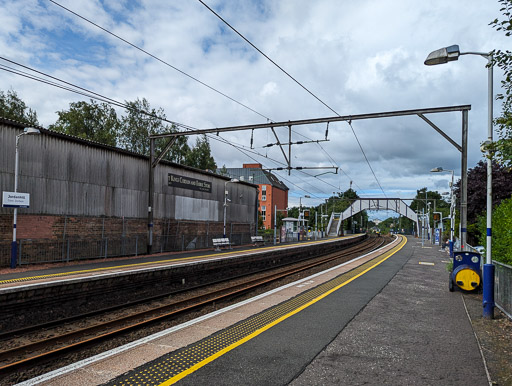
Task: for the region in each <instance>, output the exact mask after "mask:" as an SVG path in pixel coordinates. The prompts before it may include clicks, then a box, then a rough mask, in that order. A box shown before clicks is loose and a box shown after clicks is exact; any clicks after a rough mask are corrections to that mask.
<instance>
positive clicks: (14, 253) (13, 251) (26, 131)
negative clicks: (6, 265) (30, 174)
mask: <svg viewBox="0 0 512 386" xmlns="http://www.w3.org/2000/svg"><path fill="white" fill-rule="evenodd" d="M28 134H41V132H40V131H39V129H35V128H33V127H26V128H25V129H24V130H23V133H20V134H18V135H17V136H16V150H15V161H14V193H17V192H18V165H19V154H18V145H19V141H20V138H21V137H22V136H23V135H28ZM17 221H18V208H17V207H14V218H13V222H12V244H11V268H16V259H17V256H18V243H17V241H16V223H17Z"/></svg>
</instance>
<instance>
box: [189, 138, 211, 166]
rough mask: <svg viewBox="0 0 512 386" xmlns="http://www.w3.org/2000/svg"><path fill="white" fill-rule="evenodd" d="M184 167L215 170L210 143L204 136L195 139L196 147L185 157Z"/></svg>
mask: <svg viewBox="0 0 512 386" xmlns="http://www.w3.org/2000/svg"><path fill="white" fill-rule="evenodd" d="M185 165H187V166H192V167H194V168H198V169H202V170H216V169H217V164H216V163H215V160H214V159H213V157H212V152H211V149H210V143H209V142H208V138H206V135H204V134H203V135H202V136H201V137H198V138H197V139H196V146H195V147H193V148H192V149H191V150H190V151H189V152H188V153H187V155H186V156H185Z"/></svg>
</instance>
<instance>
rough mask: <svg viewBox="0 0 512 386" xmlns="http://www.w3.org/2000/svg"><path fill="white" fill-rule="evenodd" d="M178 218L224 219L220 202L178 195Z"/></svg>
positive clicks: (176, 217)
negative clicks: (220, 210) (220, 213)
mask: <svg viewBox="0 0 512 386" xmlns="http://www.w3.org/2000/svg"><path fill="white" fill-rule="evenodd" d="M175 219H176V220H193V221H222V219H223V218H222V217H221V216H220V215H219V206H218V202H216V201H210V200H201V199H195V198H190V197H183V196H177V197H176V211H175Z"/></svg>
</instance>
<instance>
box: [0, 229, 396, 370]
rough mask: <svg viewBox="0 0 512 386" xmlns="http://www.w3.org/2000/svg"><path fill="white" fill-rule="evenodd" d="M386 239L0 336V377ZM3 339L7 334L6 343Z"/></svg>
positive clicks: (351, 255)
mask: <svg viewBox="0 0 512 386" xmlns="http://www.w3.org/2000/svg"><path fill="white" fill-rule="evenodd" d="M390 240H391V239H390V238H385V237H381V238H369V239H367V240H366V241H364V242H363V243H360V244H358V245H355V246H351V247H348V248H345V249H343V250H341V251H339V252H336V253H332V254H329V255H326V256H322V257H317V258H313V259H311V260H307V261H301V262H299V263H296V264H293V265H292V266H287V267H281V268H278V269H275V268H274V269H272V270H269V271H268V272H261V273H259V274H251V275H250V277H239V278H237V279H236V280H233V279H231V280H229V282H228V283H224V284H223V285H220V284H219V285H216V286H213V287H214V289H210V288H212V286H211V285H210V286H208V288H195V289H194V290H193V291H190V290H187V293H188V295H186V296H185V295H183V294H182V295H180V297H183V299H181V300H172V298H171V301H166V302H163V303H164V304H161V303H162V301H161V300H160V301H159V302H158V304H156V305H151V306H141V305H140V301H138V302H136V303H135V304H133V305H131V306H132V307H133V306H135V307H136V308H137V309H136V310H134V309H133V308H132V309H126V310H124V311H122V312H119V309H118V307H112V308H110V309H106V310H102V312H101V313H98V312H94V313H91V314H89V315H81V316H80V317H73V318H66V319H62V320H60V321H56V322H52V323H46V324H44V325H39V326H35V327H34V326H33V327H30V328H27V329H24V330H17V331H15V332H10V333H8V334H3V335H0V343H1V346H2V347H4V348H6V349H3V350H2V351H0V376H1V375H4V374H12V373H13V372H19V371H20V370H23V369H29V368H35V367H38V366H43V365H44V364H46V363H48V362H50V361H55V360H56V358H61V357H63V356H64V355H65V354H67V353H69V352H73V351H77V350H81V349H84V348H87V347H91V345H95V344H100V343H102V342H105V341H107V340H109V339H113V338H114V337H116V336H120V335H122V334H126V333H129V332H131V331H134V330H137V329H142V328H144V327H146V326H149V325H151V324H155V323H157V322H161V321H163V320H168V319H172V318H176V317H178V316H183V315H185V314H187V313H191V312H197V311H198V310H200V309H201V308H204V307H206V306H208V305H211V304H212V303H215V304H218V303H219V302H225V301H229V300H230V299H233V298H236V297H240V296H242V295H244V294H247V293H248V292H251V291H254V290H256V289H259V288H261V287H264V286H268V285H271V284H272V283H276V282H278V281H282V280H285V279H286V278H290V277H292V276H293V275H297V274H300V273H304V272H308V271H311V270H312V269H318V270H320V269H325V268H323V267H325V265H326V264H329V263H331V265H335V264H334V263H336V264H339V263H341V262H342V261H348V260H350V259H352V258H354V257H355V256H359V255H361V254H364V253H368V252H370V251H372V250H375V249H377V248H379V247H380V246H382V245H383V244H385V243H387V242H389V241H390ZM321 267H322V268H321ZM219 287H222V288H219ZM190 292H192V293H190ZM198 292H200V293H198ZM167 295H168V294H166V296H167ZM174 297H178V296H177V294H174ZM154 300H158V299H154ZM123 307H126V305H123ZM141 308H143V309H141ZM113 312H118V313H120V315H118V316H116V317H112V315H111V314H112V313H113ZM86 317H87V318H90V319H91V320H89V321H87V322H84V321H83V320H82V319H83V318H86ZM105 319H107V320H105ZM84 324H85V326H84ZM7 335H10V338H8V337H7Z"/></svg>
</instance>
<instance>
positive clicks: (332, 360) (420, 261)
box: [291, 239, 489, 386]
mask: <svg viewBox="0 0 512 386" xmlns="http://www.w3.org/2000/svg"><path fill="white" fill-rule="evenodd" d="M409 243H410V245H411V246H412V247H413V253H412V255H411V257H410V259H409V261H408V262H407V263H406V264H405V265H404V267H403V268H402V269H401V270H400V271H399V272H398V273H397V274H396V276H395V277H394V278H393V279H392V280H391V281H390V282H389V284H388V285H387V286H386V287H385V288H384V289H383V290H382V291H381V292H380V293H379V294H378V295H376V296H375V297H374V298H373V300H372V301H370V302H369V303H368V305H367V306H366V307H365V308H364V309H363V310H362V311H361V312H360V313H359V314H358V315H357V316H356V317H355V318H354V319H353V320H352V321H351V322H350V323H349V324H348V325H347V326H346V328H344V329H343V330H342V331H341V333H340V334H339V335H338V336H337V337H336V339H334V340H333V341H332V342H331V343H330V344H329V345H328V346H327V347H325V349H324V350H323V351H322V352H321V353H320V354H319V355H318V356H317V357H316V358H315V359H314V360H313V361H312V362H311V363H310V364H309V365H308V366H307V367H306V368H305V370H304V371H303V372H302V373H301V374H300V375H299V376H298V377H297V378H296V379H295V380H294V381H293V382H292V383H291V385H293V386H299V385H345V384H346V385H363V384H365V385H367V384H371V385H377V384H380V385H382V384H390V385H391V384H392V385H469V384H470V385H486V384H489V382H488V380H487V376H486V370H485V368H484V365H483V361H482V357H481V355H480V351H479V347H478V343H477V341H476V338H475V336H474V333H473V330H472V327H471V324H470V321H469V319H468V316H467V314H466V308H465V304H464V299H463V297H462V294H461V293H460V292H453V293H451V292H449V291H448V273H447V271H446V268H445V267H446V263H445V261H446V262H447V261H448V255H447V254H446V253H445V252H441V251H440V250H439V247H436V246H434V247H431V248H422V247H421V243H420V242H417V241H416V240H415V239H409Z"/></svg>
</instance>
